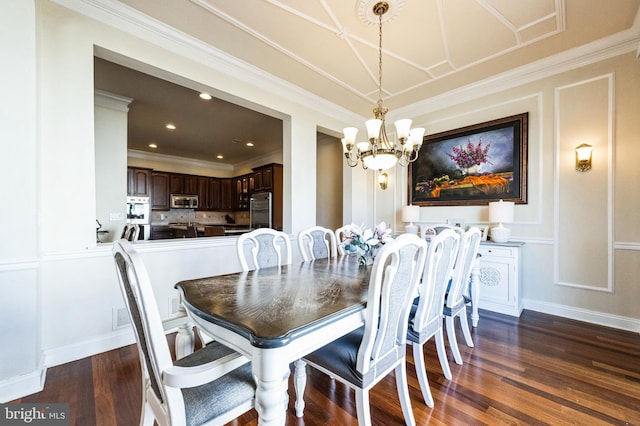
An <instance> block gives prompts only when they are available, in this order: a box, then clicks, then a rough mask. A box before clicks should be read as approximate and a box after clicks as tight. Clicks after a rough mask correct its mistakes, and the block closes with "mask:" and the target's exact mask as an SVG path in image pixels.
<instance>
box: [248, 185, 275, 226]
mask: <svg viewBox="0 0 640 426" xmlns="http://www.w3.org/2000/svg"><path fill="white" fill-rule="evenodd" d="M272 198H273V197H272V195H271V192H256V193H255V194H253V195H252V196H251V199H250V200H249V224H250V226H251V229H256V228H273V214H272V213H273V206H272Z"/></svg>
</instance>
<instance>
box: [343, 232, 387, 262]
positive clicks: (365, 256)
mask: <svg viewBox="0 0 640 426" xmlns="http://www.w3.org/2000/svg"><path fill="white" fill-rule="evenodd" d="M362 228H363V227H362V226H357V225H354V224H351V225H348V226H347V229H345V232H344V234H345V239H344V240H343V241H342V242H341V243H340V244H341V245H342V247H344V250H345V252H347V253H348V254H350V255H357V256H358V261H359V262H360V264H362V265H371V264H373V260H374V259H375V256H376V253H377V251H378V250H379V249H380V247H382V245H383V244H385V243H387V242H389V241H393V238H392V237H391V229H390V228H387V224H386V223H385V222H381V223H380V224H378V226H376V228H375V229H365V230H363V229H362Z"/></svg>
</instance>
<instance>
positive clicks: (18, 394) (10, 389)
mask: <svg viewBox="0 0 640 426" xmlns="http://www.w3.org/2000/svg"><path fill="white" fill-rule="evenodd" d="M46 375H47V368H46V367H42V366H41V367H40V368H39V369H37V370H35V371H32V372H30V373H28V374H22V375H20V376H16V377H12V378H10V379H7V380H3V381H1V382H0V403H3V404H4V403H7V402H9V401H13V400H15V399H18V398H22V397H23V396H26V395H31V394H33V393H37V392H40V391H41V390H42V389H44V380H45V377H46Z"/></svg>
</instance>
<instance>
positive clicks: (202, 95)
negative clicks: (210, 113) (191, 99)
mask: <svg viewBox="0 0 640 426" xmlns="http://www.w3.org/2000/svg"><path fill="white" fill-rule="evenodd" d="M200 98H201V99H205V100H207V101H208V100H210V99H211V95H210V94H208V93H204V92H202V93H200Z"/></svg>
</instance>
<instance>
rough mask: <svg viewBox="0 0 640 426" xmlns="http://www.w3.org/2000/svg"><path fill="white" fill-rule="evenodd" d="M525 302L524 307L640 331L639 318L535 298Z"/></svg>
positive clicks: (606, 325) (607, 325)
mask: <svg viewBox="0 0 640 426" xmlns="http://www.w3.org/2000/svg"><path fill="white" fill-rule="evenodd" d="M523 302H524V309H529V310H532V311H536V312H542V313H545V314H551V315H557V316H559V317H564V318H570V319H574V320H578V321H584V322H588V323H592V324H598V325H603V326H605V327H612V328H618V329H621V330H627V331H633V332H636V333H640V319H637V318H628V317H622V316H619V315H612V314H607V313H604V312H598V311H590V310H587V309H580V308H575V307H573V306H566V305H558V304H555V303H547V302H539V301H535V300H527V299H525V300H524V301H523Z"/></svg>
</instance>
